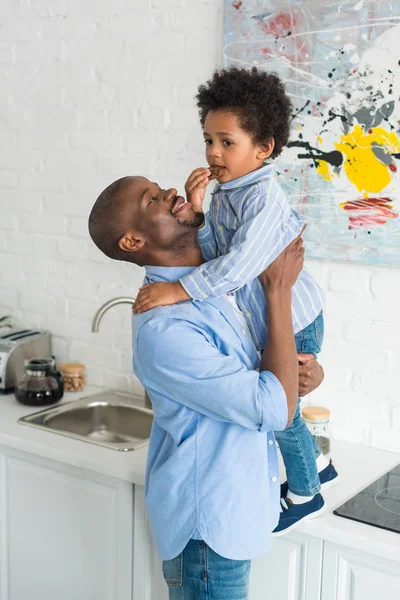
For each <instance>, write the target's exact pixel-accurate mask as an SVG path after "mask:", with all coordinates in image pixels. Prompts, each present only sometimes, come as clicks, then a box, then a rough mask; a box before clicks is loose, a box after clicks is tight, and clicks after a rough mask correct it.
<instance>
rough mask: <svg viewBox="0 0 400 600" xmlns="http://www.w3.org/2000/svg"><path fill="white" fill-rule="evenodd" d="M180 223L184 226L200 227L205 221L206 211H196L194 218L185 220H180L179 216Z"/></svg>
mask: <svg viewBox="0 0 400 600" xmlns="http://www.w3.org/2000/svg"><path fill="white" fill-rule="evenodd" d="M176 220H177V222H178V223H179V225H183V227H188V228H189V229H198V228H199V227H200V225H203V223H204V213H202V212H195V213H194V216H193V218H192V219H186V220H185V221H180V220H179V219H178V218H177V219H176Z"/></svg>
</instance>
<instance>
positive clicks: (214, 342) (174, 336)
mask: <svg viewBox="0 0 400 600" xmlns="http://www.w3.org/2000/svg"><path fill="white" fill-rule="evenodd" d="M192 270H193V267H186V268H182V267H180V268H176V267H146V281H147V282H156V281H177V280H178V279H179V278H180V277H183V276H185V275H187V274H189V273H190V272H191V271H192ZM132 328H133V338H132V339H133V369H134V372H135V374H136V375H137V377H138V378H139V380H140V381H141V383H142V384H143V386H144V387H145V388H146V389H147V391H148V393H149V395H150V398H151V401H152V403H153V411H154V423H153V427H152V431H151V436H150V443H149V453H148V460H147V469H146V480H145V501H146V508H147V513H148V518H149V523H150V526H151V530H152V534H153V537H154V540H155V544H156V548H157V550H158V553H159V555H160V557H161V558H162V559H164V560H168V559H171V558H174V557H175V556H177V555H178V554H179V553H180V552H181V551H182V550H183V549H184V548H185V546H186V544H187V543H188V541H189V540H190V539H192V538H197V539H203V540H204V541H205V542H206V543H207V544H208V545H209V546H210V547H211V548H212V549H213V550H214V551H215V552H217V553H218V554H220V555H221V556H224V557H226V558H230V559H236V560H244V559H250V558H253V557H255V556H257V555H259V554H262V553H264V552H266V551H267V550H269V548H270V537H271V531H272V530H273V529H274V528H275V526H276V524H277V522H278V518H279V497H280V484H279V469H278V459H277V450H276V444H275V438H274V433H273V431H274V430H282V429H284V428H285V426H286V423H287V418H288V412H287V404H286V395H285V392H284V390H283V388H282V386H281V384H280V382H279V381H278V379H277V378H276V377H275V376H274V375H273V374H272V373H270V372H268V371H262V372H260V373H259V372H258V371H257V370H256V369H257V368H258V367H259V355H258V353H257V351H256V348H255V346H254V343H253V341H252V339H251V337H250V335H249V334H248V333H246V330H245V329H244V328H243V325H242V324H241V323H240V321H239V319H238V317H237V315H236V314H235V311H234V309H233V308H232V306H231V305H230V303H229V302H228V301H227V300H226V299H225V298H212V299H208V300H206V301H203V302H199V301H196V300H191V301H186V302H182V303H179V304H176V305H171V306H163V307H158V308H155V309H153V310H150V311H148V312H145V313H142V314H138V315H133V317H132Z"/></svg>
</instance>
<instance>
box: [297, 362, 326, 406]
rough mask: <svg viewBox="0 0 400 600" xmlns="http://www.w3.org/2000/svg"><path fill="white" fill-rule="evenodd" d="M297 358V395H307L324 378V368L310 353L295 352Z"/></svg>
mask: <svg viewBox="0 0 400 600" xmlns="http://www.w3.org/2000/svg"><path fill="white" fill-rule="evenodd" d="M297 358H298V359H299V396H300V398H302V397H303V396H307V394H310V392H313V391H314V390H315V389H316V388H317V387H318V386H319V385H321V383H322V382H323V380H324V369H323V368H322V366H321V365H320V364H319V362H318V361H317V360H315V358H314V356H313V355H312V354H297Z"/></svg>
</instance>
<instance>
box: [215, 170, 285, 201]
mask: <svg viewBox="0 0 400 600" xmlns="http://www.w3.org/2000/svg"><path fill="white" fill-rule="evenodd" d="M274 170H275V165H273V164H266V165H264V166H263V167H260V168H259V169H256V170H255V171H251V172H250V173H247V175H243V177H238V178H237V179H232V181H227V182H226V183H217V185H216V186H215V189H214V190H213V194H214V193H215V192H223V191H225V190H233V189H237V188H240V187H243V186H246V185H251V184H252V183H257V182H258V181H261V180H262V179H267V178H268V177H271V175H272V174H273V172H274Z"/></svg>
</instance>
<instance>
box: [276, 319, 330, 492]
mask: <svg viewBox="0 0 400 600" xmlns="http://www.w3.org/2000/svg"><path fill="white" fill-rule="evenodd" d="M323 337H324V317H323V314H322V312H321V313H320V314H319V315H318V317H317V318H316V319H315V321H313V322H312V323H311V324H310V325H308V327H306V328H305V329H303V330H302V331H299V333H296V335H295V340H296V347H297V352H302V353H304V354H313V355H314V357H315V358H316V357H317V354H318V353H319V352H320V351H321V346H322V341H323ZM275 437H276V439H277V441H278V444H279V448H280V451H281V453H282V458H283V462H284V463H285V468H286V476H287V481H288V485H289V490H290V491H291V492H293V493H294V494H298V495H299V496H314V495H315V494H317V493H318V492H319V491H320V489H321V485H320V482H319V477H318V470H317V465H316V462H315V459H316V457H317V456H319V455H320V454H321V450H320V449H319V447H318V446H317V444H316V443H315V440H314V438H313V437H312V435H311V433H310V432H309V430H308V429H307V427H306V425H305V423H304V421H303V419H302V417H301V414H300V398H299V401H298V404H297V409H296V413H295V416H294V419H293V423H292V424H291V426H290V427H288V429H285V430H284V431H276V432H275Z"/></svg>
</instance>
